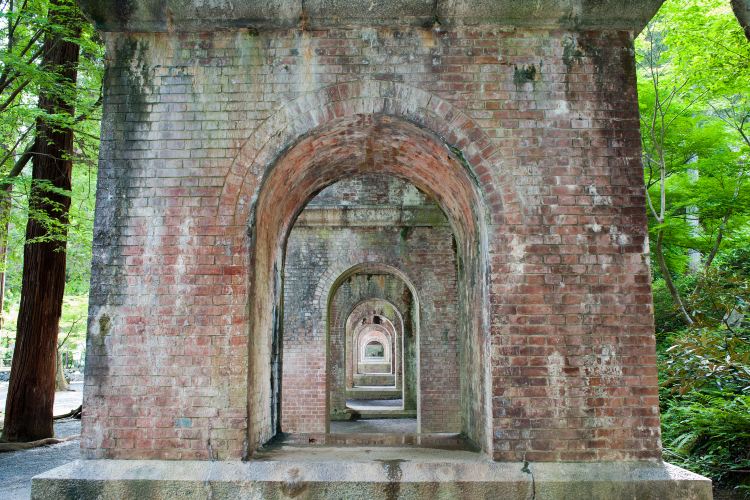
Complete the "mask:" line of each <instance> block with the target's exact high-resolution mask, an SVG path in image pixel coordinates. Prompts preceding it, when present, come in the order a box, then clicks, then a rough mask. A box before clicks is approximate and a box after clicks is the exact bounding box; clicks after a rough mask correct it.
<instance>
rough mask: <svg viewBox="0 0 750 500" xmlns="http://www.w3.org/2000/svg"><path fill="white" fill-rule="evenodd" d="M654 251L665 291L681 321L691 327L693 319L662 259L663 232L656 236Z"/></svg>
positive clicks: (665, 262) (660, 231)
mask: <svg viewBox="0 0 750 500" xmlns="http://www.w3.org/2000/svg"><path fill="white" fill-rule="evenodd" d="M654 251H655V252H656V262H658V264H659V270H660V271H661V274H662V277H663V278H664V283H665V284H666V285H667V290H669V294H670V295H671V296H672V301H673V302H674V304H675V306H676V307H677V310H678V311H679V313H680V316H682V319H684V320H685V323H687V324H688V326H692V325H693V323H694V321H693V318H692V317H691V316H690V313H688V311H687V308H686V307H685V303H684V302H683V301H682V297H680V291H679V290H677V287H676V286H675V284H674V281H672V274H671V273H670V272H669V267H668V266H667V261H666V260H665V259H664V231H662V230H659V233H658V235H657V236H656V247H654Z"/></svg>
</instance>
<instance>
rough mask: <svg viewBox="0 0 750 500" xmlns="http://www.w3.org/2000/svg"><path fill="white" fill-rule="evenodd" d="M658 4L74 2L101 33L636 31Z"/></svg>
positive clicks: (603, 0) (576, 0) (599, 0)
mask: <svg viewBox="0 0 750 500" xmlns="http://www.w3.org/2000/svg"><path fill="white" fill-rule="evenodd" d="M663 1H664V0H628V1H623V0H533V1H532V0H389V1H385V0H377V1H373V0H277V1H274V2H269V1H268V0H244V1H236V0H234V1H230V0H118V1H113V0H78V3H79V4H80V5H81V7H82V8H83V10H84V12H85V13H86V15H87V16H88V17H89V18H90V19H91V20H92V21H93V22H94V24H95V26H96V27H97V28H98V29H100V30H102V31H115V32H117V31H129V32H139V31H141V32H149V31H161V32H169V31H212V30H215V29H228V28H232V29H248V30H250V31H257V30H264V29H278V28H294V27H299V28H302V29H318V28H327V27H346V26H393V25H400V26H404V25H407V26H421V27H427V28H433V27H450V26H463V25H467V26H473V25H498V26H502V27H509V28H513V27H528V28H564V29H611V30H626V31H630V30H634V31H640V30H641V29H642V28H643V26H645V25H646V23H647V22H648V20H649V19H650V18H651V17H652V16H653V15H654V14H655V13H656V11H657V10H658V9H659V7H660V6H661V4H662V3H663Z"/></svg>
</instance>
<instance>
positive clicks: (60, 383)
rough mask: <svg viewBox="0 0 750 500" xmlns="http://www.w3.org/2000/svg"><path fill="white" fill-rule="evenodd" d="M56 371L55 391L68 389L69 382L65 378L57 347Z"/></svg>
mask: <svg viewBox="0 0 750 500" xmlns="http://www.w3.org/2000/svg"><path fill="white" fill-rule="evenodd" d="M56 359H57V373H56V375H55V391H69V390H70V384H69V383H68V379H66V378H65V367H64V366H63V358H62V351H61V350H60V349H59V348H58V349H57V358H56Z"/></svg>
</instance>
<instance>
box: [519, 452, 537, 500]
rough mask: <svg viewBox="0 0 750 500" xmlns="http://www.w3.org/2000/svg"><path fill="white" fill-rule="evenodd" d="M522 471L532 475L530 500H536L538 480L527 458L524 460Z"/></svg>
mask: <svg viewBox="0 0 750 500" xmlns="http://www.w3.org/2000/svg"><path fill="white" fill-rule="evenodd" d="M521 472H523V473H524V474H528V475H529V476H531V496H530V497H528V498H530V500H536V480H535V479H534V472H533V471H532V470H531V468H529V462H527V461H526V460H524V461H523V467H522V468H521Z"/></svg>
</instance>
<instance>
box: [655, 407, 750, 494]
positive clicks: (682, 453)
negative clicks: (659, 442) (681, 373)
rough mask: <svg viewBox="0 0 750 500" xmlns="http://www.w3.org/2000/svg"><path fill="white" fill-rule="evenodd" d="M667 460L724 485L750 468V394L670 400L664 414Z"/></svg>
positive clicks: (663, 434) (663, 425)
mask: <svg viewBox="0 0 750 500" xmlns="http://www.w3.org/2000/svg"><path fill="white" fill-rule="evenodd" d="M662 429H663V431H662V439H663V442H664V445H665V451H666V452H667V453H666V454H667V456H666V458H667V459H668V460H669V461H670V462H672V463H674V464H676V465H680V466H682V467H685V468H687V469H690V470H693V471H695V472H698V473H700V474H703V475H705V476H708V477H711V478H712V479H714V480H715V481H718V482H719V483H720V484H722V483H725V481H726V480H727V479H729V476H730V474H731V472H732V471H735V470H737V471H738V470H747V469H750V395H743V394H734V393H731V392H717V393H701V392H695V393H692V394H689V395H686V396H683V397H679V398H675V399H674V400H671V401H670V402H669V404H668V405H667V409H666V411H664V412H662Z"/></svg>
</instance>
